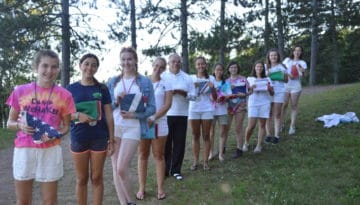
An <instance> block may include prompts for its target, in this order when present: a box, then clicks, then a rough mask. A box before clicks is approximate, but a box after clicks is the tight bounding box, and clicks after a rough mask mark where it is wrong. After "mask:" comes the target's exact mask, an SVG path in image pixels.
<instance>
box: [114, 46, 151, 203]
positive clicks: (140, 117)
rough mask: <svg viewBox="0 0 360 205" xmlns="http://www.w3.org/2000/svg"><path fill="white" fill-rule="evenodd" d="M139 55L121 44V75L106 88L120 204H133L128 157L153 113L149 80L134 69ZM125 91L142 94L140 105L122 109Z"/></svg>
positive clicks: (130, 158) (134, 150)
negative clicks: (110, 105) (110, 106)
mask: <svg viewBox="0 0 360 205" xmlns="http://www.w3.org/2000/svg"><path fill="white" fill-rule="evenodd" d="M137 63H138V57H137V54H136V51H135V49H133V48H132V47H124V48H122V49H121V51H120V65H121V67H122V74H121V75H120V76H115V77H113V78H111V79H110V80H109V83H108V87H109V90H110V94H111V97H112V100H113V106H114V109H113V116H114V124H115V129H114V135H115V145H114V154H113V156H112V158H111V161H112V166H113V175H114V183H115V188H116V192H117V195H118V198H119V201H120V204H123V205H125V204H128V205H129V204H135V203H133V202H134V199H133V194H132V184H133V182H132V180H131V178H132V174H131V173H130V165H131V160H132V158H133V157H134V156H135V152H136V149H137V147H138V143H139V141H140V138H141V137H144V136H145V135H146V132H147V131H148V130H149V126H148V124H147V120H146V119H147V118H148V117H150V116H151V115H152V114H154V113H155V109H156V108H155V98H154V90H153V86H152V83H151V81H150V80H149V79H148V78H147V77H145V76H143V75H140V74H138V72H137ZM127 94H137V95H141V96H142V102H140V103H141V104H142V105H143V108H142V109H141V110H137V111H126V110H124V107H123V108H122V106H125V104H123V105H121V101H122V99H123V98H124V97H125V95H127Z"/></svg>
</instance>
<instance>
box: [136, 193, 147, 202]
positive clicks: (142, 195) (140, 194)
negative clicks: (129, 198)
mask: <svg viewBox="0 0 360 205" xmlns="http://www.w3.org/2000/svg"><path fill="white" fill-rule="evenodd" d="M144 198H145V192H141V191H139V192H138V193H136V199H137V200H144Z"/></svg>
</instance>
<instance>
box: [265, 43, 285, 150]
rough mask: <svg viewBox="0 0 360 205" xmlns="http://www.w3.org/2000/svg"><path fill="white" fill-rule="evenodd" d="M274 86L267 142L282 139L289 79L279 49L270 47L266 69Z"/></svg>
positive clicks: (276, 141) (267, 125) (267, 127)
mask: <svg viewBox="0 0 360 205" xmlns="http://www.w3.org/2000/svg"><path fill="white" fill-rule="evenodd" d="M265 72H266V73H267V75H268V76H269V77H270V79H271V81H272V82H273V86H274V96H273V99H272V106H271V110H270V117H269V119H268V120H266V136H267V137H266V138H265V142H266V143H270V142H272V143H273V144H277V143H278V142H279V141H280V125H281V110H282V104H283V103H284V99H285V83H286V82H287V81H288V76H287V71H286V68H285V66H284V65H283V64H282V63H281V59H280V54H279V51H278V50H277V49H270V50H269V51H268V53H267V55H266V71H265ZM272 117H273V118H274V134H275V136H274V137H272V136H271V131H270V125H271V118H272Z"/></svg>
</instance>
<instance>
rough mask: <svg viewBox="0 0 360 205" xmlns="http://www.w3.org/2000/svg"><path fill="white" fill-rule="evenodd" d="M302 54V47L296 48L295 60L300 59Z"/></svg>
mask: <svg viewBox="0 0 360 205" xmlns="http://www.w3.org/2000/svg"><path fill="white" fill-rule="evenodd" d="M301 53H302V50H301V48H300V47H296V48H295V49H294V51H293V54H294V58H296V59H299V58H300V55H301Z"/></svg>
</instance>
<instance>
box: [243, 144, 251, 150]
mask: <svg viewBox="0 0 360 205" xmlns="http://www.w3.org/2000/svg"><path fill="white" fill-rule="evenodd" d="M248 150H249V144H244V145H243V147H242V151H243V152H247V151H248Z"/></svg>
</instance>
